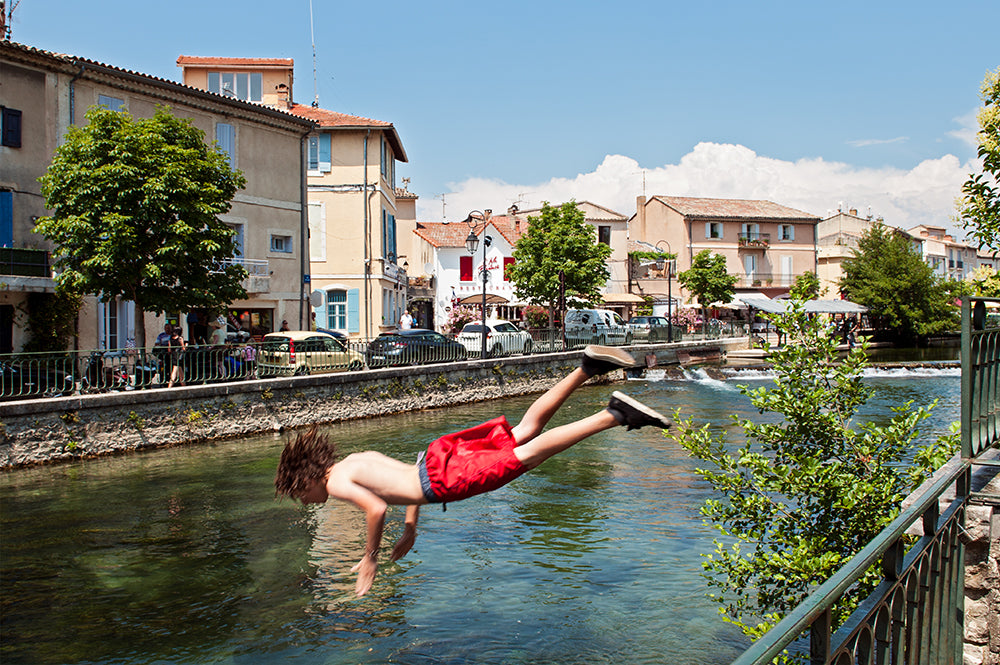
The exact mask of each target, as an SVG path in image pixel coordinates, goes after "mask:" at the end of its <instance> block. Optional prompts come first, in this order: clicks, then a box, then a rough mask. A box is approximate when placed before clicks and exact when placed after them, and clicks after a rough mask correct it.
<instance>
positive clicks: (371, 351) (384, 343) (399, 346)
mask: <svg viewBox="0 0 1000 665" xmlns="http://www.w3.org/2000/svg"><path fill="white" fill-rule="evenodd" d="M467 356H468V353H467V352H466V350H465V347H464V346H462V345H461V344H460V343H459V342H456V341H455V340H453V339H449V338H447V337H445V336H444V335H442V334H441V333H436V332H434V331H433V330H424V329H422V328H413V329H411V330H399V331H397V332H392V333H382V334H381V335H379V336H378V337H376V338H375V339H373V340H372V342H371V344H369V345H368V349H367V350H366V351H365V358H366V360H367V361H368V366H369V367H391V366H394V365H414V364H421V363H443V362H452V361H456V360H465V359H466V357H467Z"/></svg>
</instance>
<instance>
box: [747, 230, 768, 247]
mask: <svg viewBox="0 0 1000 665" xmlns="http://www.w3.org/2000/svg"><path fill="white" fill-rule="evenodd" d="M770 246H771V234H770V233H741V234H740V247H741V248H742V247H745V248H748V249H767V248H768V247H770Z"/></svg>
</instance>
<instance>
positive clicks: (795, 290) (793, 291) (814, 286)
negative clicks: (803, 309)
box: [788, 272, 826, 300]
mask: <svg viewBox="0 0 1000 665" xmlns="http://www.w3.org/2000/svg"><path fill="white" fill-rule="evenodd" d="M788 291H789V295H790V296H791V297H792V298H793V299H795V300H813V299H814V298H819V297H820V295H822V294H823V293H826V289H823V290H822V291H821V290H820V288H819V277H817V276H816V273H814V272H804V273H802V274H801V275H798V276H797V277H796V278H795V282H794V283H793V284H792V287H791V288H790V289H789V290H788Z"/></svg>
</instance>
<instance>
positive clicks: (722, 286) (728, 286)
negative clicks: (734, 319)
mask: <svg viewBox="0 0 1000 665" xmlns="http://www.w3.org/2000/svg"><path fill="white" fill-rule="evenodd" d="M736 280H737V277H736V275H730V274H729V272H727V270H726V257H724V256H722V255H721V254H712V252H711V250H707V249H703V250H702V251H700V252H698V253H697V254H695V256H694V260H693V261H691V267H690V268H689V269H687V270H685V271H684V272H681V273H678V274H677V281H678V282H680V283H681V285H682V286H683V287H684V288H685V289H687V290H688V292H689V293H690V294H691V296H692V297H693V298H694V299H695V300H696V301H697V302H698V304H699V305H701V306H702V308H705V309H707V308H708V306H709V305H711V304H712V303H713V302H722V303H727V302H729V301H731V300H732V299H733V294H734V293H736ZM705 319H706V320H707V319H708V317H707V316H706V317H705Z"/></svg>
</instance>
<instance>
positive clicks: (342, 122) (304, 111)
mask: <svg viewBox="0 0 1000 665" xmlns="http://www.w3.org/2000/svg"><path fill="white" fill-rule="evenodd" d="M288 112H289V113H291V114H293V115H297V116H299V117H301V118H308V119H309V120H312V121H313V122H315V123H316V124H318V125H319V126H320V127H379V128H383V127H392V123H391V122H385V121H383V120H372V119H371V118H364V117H362V116H359V115H348V114H347V113H338V112H337V111H330V110H329V109H322V108H319V107H318V106H309V105H306V104H294V103H293V104H291V105H290V106H289V108H288Z"/></svg>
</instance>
